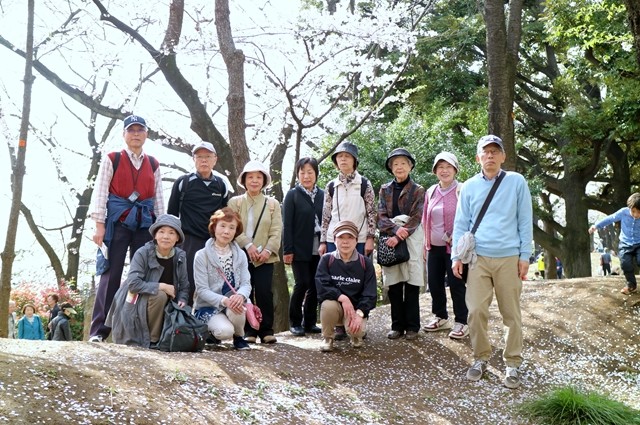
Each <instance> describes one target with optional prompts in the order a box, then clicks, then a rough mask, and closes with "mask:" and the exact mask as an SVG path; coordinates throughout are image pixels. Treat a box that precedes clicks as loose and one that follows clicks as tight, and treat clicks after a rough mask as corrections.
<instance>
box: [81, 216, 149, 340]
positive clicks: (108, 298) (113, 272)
mask: <svg viewBox="0 0 640 425" xmlns="http://www.w3.org/2000/svg"><path fill="white" fill-rule="evenodd" d="M150 240H151V235H150V234H149V229H138V230H129V229H127V228H126V227H124V226H123V225H122V223H120V222H119V221H118V222H116V223H115V224H114V225H113V237H112V238H111V243H110V244H109V270H107V271H106V272H105V273H103V274H102V276H100V283H98V289H97V290H96V300H95V304H94V305H93V315H92V318H91V328H90V330H89V336H97V335H100V336H102V338H104V339H107V337H109V334H110V333H111V328H110V327H108V326H105V324H104V321H105V320H106V318H107V314H108V313H109V309H110V308H111V303H112V302H113V297H114V296H115V295H116V292H118V288H120V281H121V280H122V271H123V269H124V260H125V258H126V257H127V251H129V261H131V259H132V258H133V254H135V253H136V251H137V250H138V249H139V248H140V247H142V246H143V245H144V244H145V243H147V242H148V241H150Z"/></svg>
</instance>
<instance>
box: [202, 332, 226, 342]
mask: <svg viewBox="0 0 640 425" xmlns="http://www.w3.org/2000/svg"><path fill="white" fill-rule="evenodd" d="M221 342H222V341H220V340H219V339H218V338H216V337H215V336H213V334H212V333H211V332H209V336H208V337H207V339H206V340H205V341H204V343H205V344H207V345H216V344H220V343H221Z"/></svg>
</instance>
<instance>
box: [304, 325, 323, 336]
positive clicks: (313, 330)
mask: <svg viewBox="0 0 640 425" xmlns="http://www.w3.org/2000/svg"><path fill="white" fill-rule="evenodd" d="M304 331H305V332H306V333H310V334H319V333H322V329H320V328H319V327H318V326H316V325H313V326H311V327H310V328H304Z"/></svg>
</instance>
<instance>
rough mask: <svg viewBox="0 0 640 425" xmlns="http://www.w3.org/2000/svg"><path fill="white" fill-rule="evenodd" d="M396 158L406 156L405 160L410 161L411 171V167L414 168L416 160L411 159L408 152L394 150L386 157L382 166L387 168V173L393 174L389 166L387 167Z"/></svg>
mask: <svg viewBox="0 0 640 425" xmlns="http://www.w3.org/2000/svg"><path fill="white" fill-rule="evenodd" d="M396 156H406V157H407V158H409V161H411V169H412V170H413V167H415V166H416V160H415V159H414V158H413V156H412V155H411V153H409V151H408V150H406V149H405V148H396V149H394V150H392V151H391V153H390V154H389V155H388V156H387V162H386V163H385V164H384V166H385V167H386V168H387V171H388V172H390V173H391V174H393V171H391V166H390V165H389V163H390V162H391V160H392V159H393V158H395V157H396Z"/></svg>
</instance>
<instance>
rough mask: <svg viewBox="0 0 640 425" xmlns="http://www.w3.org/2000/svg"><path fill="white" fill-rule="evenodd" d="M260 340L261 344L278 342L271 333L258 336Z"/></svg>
mask: <svg viewBox="0 0 640 425" xmlns="http://www.w3.org/2000/svg"><path fill="white" fill-rule="evenodd" d="M260 342H262V343H263V344H274V343H276V342H278V340H277V339H276V337H275V336H273V335H265V336H263V337H260Z"/></svg>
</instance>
